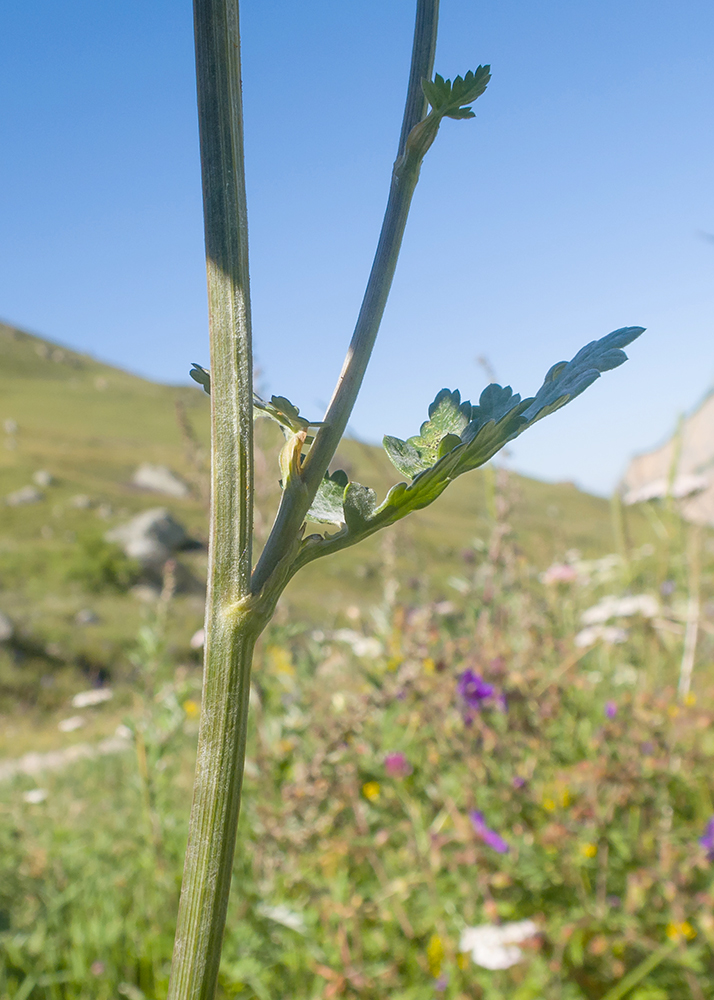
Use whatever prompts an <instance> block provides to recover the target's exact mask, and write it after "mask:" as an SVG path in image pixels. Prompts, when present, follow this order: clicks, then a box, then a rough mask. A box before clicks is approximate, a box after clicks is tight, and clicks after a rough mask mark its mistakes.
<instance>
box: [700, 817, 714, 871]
mask: <svg viewBox="0 0 714 1000" xmlns="http://www.w3.org/2000/svg"><path fill="white" fill-rule="evenodd" d="M699 843H700V844H701V845H702V847H703V848H704V850H705V851H706V852H707V861H714V816H712V818H711V819H710V820H709V822H708V823H707V825H706V829H705V830H704V836H703V837H700V838H699Z"/></svg>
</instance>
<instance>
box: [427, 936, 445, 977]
mask: <svg viewBox="0 0 714 1000" xmlns="http://www.w3.org/2000/svg"><path fill="white" fill-rule="evenodd" d="M426 960H427V962H428V963H429V972H431V974H432V976H434V978H435V979H436V978H437V977H438V976H440V975H441V963H442V962H443V961H444V945H443V943H442V940H441V938H440V937H439V935H438V934H432V935H431V937H430V938H429V944H428V945H427V946H426Z"/></svg>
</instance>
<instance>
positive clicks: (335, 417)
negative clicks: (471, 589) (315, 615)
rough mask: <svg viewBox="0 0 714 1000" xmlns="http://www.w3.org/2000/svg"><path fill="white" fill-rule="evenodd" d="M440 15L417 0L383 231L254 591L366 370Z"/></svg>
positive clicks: (309, 494)
mask: <svg viewBox="0 0 714 1000" xmlns="http://www.w3.org/2000/svg"><path fill="white" fill-rule="evenodd" d="M438 19H439V0H418V2H417V14H416V24H415V28H414V44H413V47H412V61H411V70H410V74H409V86H408V88H407V99H406V104H405V108H404V117H403V120H402V130H401V135H400V139H399V148H398V150H397V158H396V161H395V164H394V170H393V172H392V183H391V187H390V191H389V199H388V201H387V208H386V211H385V214H384V221H383V223H382V231H381V233H380V237H379V243H378V244H377V251H376V253H375V256H374V262H373V264H372V270H371V272H370V275H369V280H368V282H367V288H366V290H365V293H364V298H363V300H362V307H361V309H360V312H359V316H358V318H357V324H356V326H355V330H354V334H353V335H352V340H351V342H350V346H349V349H348V351H347V357H346V358H345V362H344V365H343V366H342V371H341V372H340V376H339V378H338V380H337V385H336V387H335V391H334V393H333V395H332V400H331V401H330V405H329V406H328V408H327V413H326V414H325V419H324V421H323V424H322V426H321V427H320V429H319V430H318V432H317V434H316V436H315V441H314V442H313V445H312V447H311V449H310V451H309V452H308V455H307V458H306V459H305V463H304V465H303V468H302V470H301V474H300V476H299V478H298V479H297V480H294V481H293V483H291V484H287V488H286V489H285V492H284V493H283V496H282V499H281V503H280V508H279V510H278V514H277V517H276V519H275V524H274V525H273V529H272V531H271V533H270V537H269V538H268V541H267V542H266V545H265V548H264V549H263V552H262V554H261V557H260V559H259V561H258V565H257V566H256V568H255V571H254V573H253V582H252V590H253V593H258V592H259V591H260V590H261V589H262V588H263V587H264V585H265V584H266V582H267V581H268V579H269V578H270V576H271V574H272V573H273V571H274V570H275V568H276V566H277V565H278V563H279V562H280V560H281V558H282V556H283V554H284V553H285V551H286V549H287V548H288V547H289V546H290V544H291V543H292V541H293V540H294V539H295V537H296V536H297V534H298V532H299V531H300V527H301V525H302V523H303V521H304V520H305V515H306V513H307V511H308V510H309V508H310V504H311V503H312V501H313V499H314V498H315V494H316V493H317V488H318V486H319V485H320V482H321V480H322V478H323V476H324V475H325V471H326V470H327V467H328V465H329V464H330V460H331V459H332V456H333V455H334V454H335V451H336V450H337V446H338V444H339V442H340V440H341V438H342V435H343V434H344V432H345V428H346V427H347V422H348V420H349V418H350V414H351V413H352V408H353V407H354V404H355V401H356V399H357V394H358V393H359V390H360V386H361V385H362V380H363V378H364V374H365V371H366V370H367V365H368V363H369V359H370V357H371V354H372V349H373V347H374V342H375V340H376V338H377V333H378V332H379V326H380V323H381V321H382V316H383V314H384V308H385V306H386V304H387V298H388V296H389V292H390V289H391V287H392V280H393V278H394V272H395V270H396V267H397V260H398V258H399V251H400V249H401V245H402V238H403V236H404V229H405V227H406V223H407V217H408V215H409V208H410V206H411V201H412V195H413V194H414V189H415V188H416V184H417V181H418V179H419V169H420V166H421V158H420V157H419V158H417V157H411V158H408V157H407V156H406V155H405V154H406V146H407V138H408V136H409V133H410V132H411V131H412V129H413V128H414V126H415V125H417V124H418V123H419V122H420V121H421V120H422V119H423V118H424V115H425V112H426V109H427V103H426V98H425V97H424V94H423V91H422V88H421V82H422V80H423V79H425V78H426V79H430V78H431V75H432V72H433V68H434V53H435V51H436V32H437V26H438Z"/></svg>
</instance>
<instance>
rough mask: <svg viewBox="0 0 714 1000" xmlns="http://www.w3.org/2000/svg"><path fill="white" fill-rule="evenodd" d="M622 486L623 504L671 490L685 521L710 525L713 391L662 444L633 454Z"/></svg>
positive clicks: (713, 521)
mask: <svg viewBox="0 0 714 1000" xmlns="http://www.w3.org/2000/svg"><path fill="white" fill-rule="evenodd" d="M622 490H623V499H624V501H625V503H627V504H633V503H641V502H643V501H645V500H654V499H661V498H663V497H666V496H667V495H668V494H671V495H672V496H673V497H675V498H676V499H678V500H680V501H681V505H680V510H681V513H682V516H683V517H685V518H686V519H687V520H688V521H692V522H693V523H695V524H710V525H714V392H713V393H711V394H710V395H709V396H707V398H706V399H705V400H704V402H703V403H702V404H701V405H700V406H699V407H698V408H697V409H696V410H695V411H694V413H692V414H691V416H689V417H687V419H686V420H685V421H684V422H683V424H682V427H681V428H680V430H678V432H677V433H676V434H675V435H674V436H673V437H672V438H671V439H670V440H669V441H668V442H667V443H666V444H664V445H662V447H661V448H655V449H654V450H653V451H649V452H646V453H645V454H643V455H637V456H636V457H635V458H633V460H632V461H631V462H630V465H629V468H628V469H627V472H626V473H625V476H624V479H623V481H622Z"/></svg>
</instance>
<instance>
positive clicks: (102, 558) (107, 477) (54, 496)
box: [0, 325, 649, 703]
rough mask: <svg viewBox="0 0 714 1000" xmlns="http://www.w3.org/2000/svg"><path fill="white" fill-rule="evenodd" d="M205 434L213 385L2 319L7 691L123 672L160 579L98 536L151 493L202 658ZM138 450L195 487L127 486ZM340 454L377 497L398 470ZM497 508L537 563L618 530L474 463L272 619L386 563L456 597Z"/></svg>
mask: <svg viewBox="0 0 714 1000" xmlns="http://www.w3.org/2000/svg"><path fill="white" fill-rule="evenodd" d="M187 367H188V363H187ZM177 407H178V408H179V412H178V413H177ZM181 414H183V417H182V416H181ZM187 423H188V425H189V427H190V428H191V429H192V430H191V433H192V434H193V440H191V433H187V431H186V424H187ZM182 424H183V429H182ZM3 438H4V440H3ZM258 441H259V445H260V454H259V456H258V469H257V486H258V497H259V506H260V510H259V517H258V523H257V530H256V534H257V536H258V537H257V541H258V545H259V544H260V542H261V540H262V539H264V537H265V534H266V532H267V529H268V528H269V525H270V521H271V518H272V514H273V511H274V509H275V505H276V503H277V496H278V485H277V478H278V476H277V465H276V461H275V456H276V452H277V448H278V447H279V440H278V439H277V437H276V436H275V434H274V433H273V427H272V425H266V424H265V422H264V421H261V422H260V423H259V426H258ZM207 445H208V399H207V398H206V396H205V395H204V394H203V393H202V392H201V391H200V390H199V389H197V388H195V389H194V388H193V387H175V386H165V385H157V384H155V383H152V382H149V381H146V380H145V379H141V378H138V377H137V376H135V375H131V374H129V373H128V372H124V371H121V370H119V369H117V368H113V367H111V366H108V365H104V364H101V363H100V362H98V361H95V360H94V359H93V358H91V357H89V356H87V355H83V354H78V353H76V352H74V351H71V350H69V349H67V348H65V347H61V346H58V345H56V344H52V343H50V342H48V341H46V340H43V339H41V338H39V337H35V336H32V335H30V334H28V333H24V332H22V331H19V330H16V329H13V328H11V327H8V326H3V325H0V475H1V480H0V481H1V482H2V489H1V491H0V493H1V494H2V495H1V496H0V504H2V505H1V506H0V611H2V612H4V613H5V614H6V615H8V616H9V617H10V619H11V620H12V621H13V623H14V624H15V626H16V634H15V638H14V640H13V643H12V644H11V645H10V646H9V647H8V646H7V645H6V646H5V647H4V650H3V651H2V652H0V687H1V688H2V689H3V690H4V691H6V692H10V691H12V692H14V694H15V695H20V696H24V697H26V698H29V699H35V698H36V697H38V693H37V692H38V690H39V692H40V694H39V697H40V700H41V701H46V702H48V703H52V702H54V701H55V699H56V698H57V697H59V696H60V695H61V694H62V692H63V691H65V688H66V685H70V686H72V685H76V671H77V669H79V670H81V671H83V672H84V673H85V674H86V675H87V676H88V677H90V678H96V677H97V676H106V675H114V676H116V675H121V676H128V675H130V674H131V671H132V666H131V662H130V660H129V659H128V652H129V651H130V650H131V649H132V648H133V646H134V643H135V641H136V635H137V631H138V629H139V628H140V626H141V624H142V621H143V620H145V618H146V616H147V606H148V605H150V603H151V598H152V592H151V590H150V589H149V587H148V586H147V585H151V584H154V585H155V584H156V583H157V581H151V580H148V581H147V580H142V579H141V578H140V576H139V575H138V574H137V573H136V572H135V567H131V566H127V565H121V566H119V567H118V568H117V567H112V566H109V567H108V568H107V566H106V565H105V564H106V562H107V560H108V559H109V560H110V561H111V558H110V555H108V553H107V551H106V546H104V543H103V537H104V535H105V533H106V532H107V531H108V530H109V529H110V528H112V527H114V526H116V525H118V524H121V523H123V522H125V521H126V520H127V519H128V518H129V517H131V516H132V515H134V514H136V513H138V512H140V511H142V510H146V509H148V508H151V507H158V506H161V507H167V508H169V509H170V511H171V512H172V513H173V515H174V516H175V517H176V518H177V519H178V520H179V521H180V522H181V523H182V524H184V525H185V526H186V528H187V530H188V531H189V533H190V535H191V537H192V538H193V539H194V540H195V542H196V546H195V548H194V549H193V550H192V551H189V552H185V553H182V554H181V555H180V557H179V560H178V561H179V568H178V583H179V594H178V596H177V601H178V602H179V604H180V606H181V614H180V615H178V616H177V626H176V628H175V629H174V630H173V631H172V638H171V641H172V643H173V644H174V649H173V652H174V654H175V655H176V656H178V657H179V658H181V657H183V658H185V659H186V661H187V662H192V661H193V662H197V654H195V653H192V652H191V651H190V648H189V645H188V641H189V638H190V636H191V635H192V633H193V632H194V631H195V630H196V629H197V628H199V627H200V625H201V620H202V602H203V595H202V582H203V579H204V574H205V541H206V503H205V483H206V475H205V461H206V454H207ZM141 462H153V463H159V464H163V465H167V466H169V467H170V468H171V469H172V470H174V471H175V472H176V473H178V474H179V475H180V476H182V477H183V478H184V480H185V481H186V482H188V483H189V484H190V485H191V495H190V496H188V497H186V498H184V499H172V498H168V497H163V496H159V495H156V494H151V493H148V492H146V491H143V490H140V489H138V488H137V487H135V486H133V485H132V484H131V477H132V473H133V471H134V470H135V468H136V466H137V465H138V464H139V463H141ZM337 464H341V465H343V466H344V467H345V468H346V469H347V470H348V471H349V473H350V475H351V476H352V477H353V478H355V479H357V480H358V481H361V482H364V483H368V484H369V485H371V486H373V487H374V488H376V489H377V491H378V493H380V494H381V495H383V494H384V492H385V491H386V489H387V488H388V487H389V486H390V485H391V484H393V483H394V482H396V481H398V478H399V477H398V474H397V473H396V472H395V470H394V469H393V468H392V466H391V465H390V463H389V462H388V460H387V458H386V456H385V455H384V453H383V452H382V451H381V449H379V448H375V447H371V446H367V445H364V444H361V443H359V442H356V441H345V442H344V443H343V446H342V447H341V449H340V454H339V455H338V462H337ZM39 471H44V472H47V473H49V474H50V475H51V476H52V477H53V481H52V483H51V485H49V486H47V487H46V488H42V489H41V492H42V494H43V496H42V499H41V500H39V501H38V502H36V503H32V504H22V505H18V506H8V505H6V504H5V503H4V502H3V498H4V497H5V496H7V495H8V494H11V493H12V492H14V491H16V490H18V489H21V488H23V487H26V486H28V485H30V484H32V482H33V477H34V476H36V474H37V473H38V472H39ZM80 498H81V499H80ZM494 518H496V519H498V520H499V522H500V523H501V524H502V525H503V527H504V530H510V533H511V540H512V541H513V542H514V543H515V545H516V546H517V548H518V549H519V550H520V551H521V552H522V553H523V556H524V558H525V559H527V560H528V562H529V563H531V564H533V565H534V566H536V567H541V568H543V567H545V566H547V565H548V564H549V562H550V561H551V560H552V559H553V558H556V557H558V556H562V555H563V553H564V552H565V551H566V550H568V549H571V548H577V549H579V550H580V551H581V552H582V553H583V555H585V556H591V555H597V554H602V553H603V552H607V551H610V550H612V548H613V546H614V544H615V543H614V541H613V532H612V529H611V512H610V506H609V504H608V502H607V501H604V500H602V499H600V498H597V497H592V496H589V495H587V494H585V493H582V492H580V491H579V490H577V489H576V488H575V487H574V486H573V485H572V484H563V483H561V484H546V483H541V482H537V481H534V480H529V479H525V478H523V477H519V476H515V475H510V476H508V477H503V476H501V474H499V473H498V472H496V471H495V470H493V469H486V470H479V471H478V472H475V473H472V474H470V475H469V476H466V477H463V478H462V479H460V480H459V481H458V482H456V483H455V484H454V485H453V486H452V487H451V488H450V489H449V490H448V491H447V493H446V494H445V495H444V497H442V498H441V499H440V500H439V501H438V502H437V503H436V504H435V505H434V506H433V507H432V508H431V509H429V510H427V511H423V512H420V513H419V514H416V515H412V517H411V518H409V519H408V520H407V521H406V522H403V523H402V524H401V525H399V526H398V527H397V528H396V529H395V530H393V532H392V534H391V536H378V537H375V538H373V539H370V540H369V541H368V542H366V543H365V544H364V545H362V546H360V547H359V548H357V549H354V550H351V551H348V552H345V553H342V554H340V555H338V556H333V557H332V558H331V559H330V560H326V561H325V562H322V563H317V564H313V565H312V566H310V567H308V569H307V570H306V571H305V573H304V574H303V575H301V577H300V579H299V580H298V581H294V582H293V584H292V585H291V587H290V588H289V589H288V592H287V593H286V595H285V598H284V600H283V603H282V606H281V609H280V611H279V616H280V620H282V621H288V620H296V621H305V620H308V621H312V622H315V623H316V624H322V625H325V624H327V623H330V624H331V623H332V622H333V621H334V620H335V618H339V617H340V615H341V614H342V613H343V611H344V609H345V608H350V607H351V606H354V605H357V606H369V605H372V604H375V603H377V602H378V601H379V599H380V596H381V593H382V579H383V577H384V572H385V567H386V571H387V573H388V574H391V573H392V572H394V573H396V575H397V576H398V577H399V578H400V579H401V580H403V581H405V583H404V584H403V585H402V588H403V589H404V588H407V589H409V590H410V591H413V599H417V598H430V599H434V598H442V599H443V598H448V597H450V596H453V594H454V590H453V587H452V586H451V585H450V584H449V580H450V579H451V578H453V577H459V576H460V574H462V573H463V571H464V567H465V566H470V565H471V564H473V562H474V561H476V562H478V561H481V560H483V559H485V558H488V552H487V549H488V545H489V544H490V542H489V539H492V535H493V532H492V527H493V524H494ZM630 521H631V523H630V525H629V527H628V530H629V531H630V532H631V533H632V535H633V538H634V539H635V540H642V539H643V538H644V537H645V536H646V534H647V531H648V530H649V529H647V528H646V526H645V525H644V524H643V523H642V521H641V519H640V518H639V517H637V518H634V519H633V518H632V516H631V515H630ZM506 526H508V528H506ZM115 570H116V573H115V576H116V575H117V574H118V576H119V577H120V578H121V579H120V580H119V581H118V583H117V585H114V586H113V585H112V582H111V580H109V582H107V579H106V577H107V575H108V576H109V577H111V576H112V573H114V571H115ZM122 580H123V583H122ZM116 582H117V581H115V583H116ZM131 583H134V584H138V586H133V587H131V586H129V585H128V584H131ZM403 597H408V595H403ZM78 614H79V618H78V617H77V616H78ZM87 619H94V620H91V621H87ZM0 649H2V647H0ZM38 678H39V679H41V680H42V685H44V686H42V687H40V688H39V689H38V687H37V683H38Z"/></svg>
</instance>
